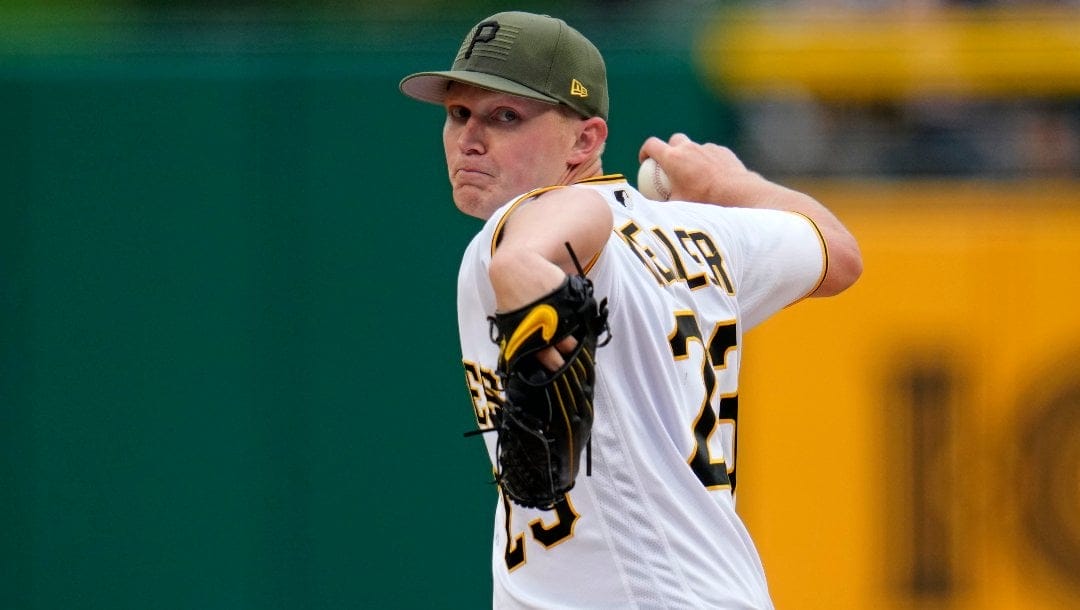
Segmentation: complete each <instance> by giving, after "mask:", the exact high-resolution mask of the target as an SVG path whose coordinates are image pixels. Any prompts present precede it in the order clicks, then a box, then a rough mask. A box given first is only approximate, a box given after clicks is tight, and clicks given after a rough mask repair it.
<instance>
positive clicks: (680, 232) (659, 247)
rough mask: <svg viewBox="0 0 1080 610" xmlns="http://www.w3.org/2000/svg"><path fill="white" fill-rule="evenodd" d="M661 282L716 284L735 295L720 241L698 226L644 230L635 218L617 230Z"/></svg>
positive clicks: (692, 286)
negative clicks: (695, 227)
mask: <svg viewBox="0 0 1080 610" xmlns="http://www.w3.org/2000/svg"><path fill="white" fill-rule="evenodd" d="M615 233H616V234H618V235H619V237H620V238H622V240H623V242H624V243H625V244H626V245H628V246H630V249H631V250H633V252H634V254H635V255H637V258H638V260H640V261H641V263H642V264H643V265H645V267H646V268H647V269H648V270H649V272H650V273H652V275H653V277H654V278H656V281H657V283H659V284H661V285H667V284H672V283H675V282H685V283H686V285H687V286H688V287H689V288H690V289H691V290H697V289H699V288H702V287H704V286H708V285H710V284H711V285H713V286H717V287H719V288H721V289H722V290H724V291H725V292H727V293H728V294H735V287H734V285H733V284H732V283H731V277H730V276H729V275H728V272H727V269H726V267H725V265H724V258H723V256H721V254H720V250H719V249H718V248H717V247H716V242H715V241H714V240H713V238H712V237H711V236H710V235H709V234H708V233H706V232H704V231H701V230H698V229H673V230H671V231H668V230H665V229H663V228H661V227H652V228H651V229H648V230H643V229H642V228H641V227H639V226H638V225H637V224H636V223H635V222H634V221H630V222H627V223H626V224H624V225H623V226H622V227H619V228H618V229H616V230H615Z"/></svg>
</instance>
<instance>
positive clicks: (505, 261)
mask: <svg viewBox="0 0 1080 610" xmlns="http://www.w3.org/2000/svg"><path fill="white" fill-rule="evenodd" d="M612 222H613V221H612V215H611V210H610V209H609V208H608V206H607V203H606V202H605V201H604V200H603V199H602V198H600V197H599V196H597V195H596V193H594V192H591V191H581V190H576V189H559V190H556V191H551V192H548V193H545V194H544V195H542V196H541V197H540V198H539V199H537V200H535V201H531V202H529V203H527V204H525V205H524V206H522V207H521V208H519V209H517V210H515V211H514V212H513V213H512V215H511V216H510V217H509V218H508V219H507V221H506V224H505V226H504V229H503V237H502V239H501V240H500V241H499V245H498V248H496V250H495V252H494V253H493V254H492V256H491V264H490V267H488V278H489V279H490V280H491V287H492V289H493V290H494V292H495V304H496V308H497V310H498V311H500V312H508V311H514V310H516V309H519V308H521V307H525V306H526V305H529V304H532V303H535V302H536V301H537V300H539V299H541V298H543V297H545V296H546V295H549V294H550V293H551V292H552V291H554V290H556V289H557V288H559V287H560V286H562V284H563V282H564V281H566V276H567V275H571V274H576V273H577V272H578V270H577V266H576V264H575V262H574V260H573V258H572V257H571V255H570V251H569V250H568V249H567V247H566V246H567V244H570V247H571V248H572V249H573V251H574V256H576V257H577V258H578V261H579V262H580V263H581V264H582V265H584V264H586V263H587V261H589V260H591V259H592V258H593V257H594V256H595V255H596V253H597V252H599V251H600V248H602V247H603V245H604V243H605V242H606V240H607V238H608V236H609V235H610V234H611V228H612ZM575 344H576V342H575V341H574V339H573V338H572V337H568V338H567V340H566V342H564V343H563V344H560V345H558V346H557V347H558V348H559V350H560V351H562V352H564V353H565V352H568V351H570V350H571V349H573V347H574V346H575ZM538 357H539V358H540V360H541V362H543V363H544V364H545V365H546V366H547V367H548V368H549V369H552V370H554V369H556V368H558V367H559V366H561V365H562V363H563V361H562V358H561V356H560V355H559V354H557V353H555V351H554V350H545V351H544V352H541V353H540V354H538Z"/></svg>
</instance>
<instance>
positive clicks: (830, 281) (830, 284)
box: [812, 232, 863, 297]
mask: <svg viewBox="0 0 1080 610" xmlns="http://www.w3.org/2000/svg"><path fill="white" fill-rule="evenodd" d="M828 256H829V261H828V269H827V270H826V272H825V277H824V278H823V279H822V281H821V285H820V286H818V289H817V290H815V291H814V294H813V295H812V296H815V297H831V296H834V295H837V294H840V293H841V292H843V291H845V290H847V289H848V288H850V287H851V286H852V284H854V283H855V282H856V281H857V280H858V279H859V277H860V276H861V275H862V272H863V260H862V252H861V251H860V250H859V244H858V242H857V241H855V238H854V237H853V236H852V235H851V234H850V233H846V232H845V234H844V235H843V236H841V237H840V238H837V239H833V240H831V241H830V243H829V247H828Z"/></svg>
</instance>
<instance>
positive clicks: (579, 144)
mask: <svg viewBox="0 0 1080 610" xmlns="http://www.w3.org/2000/svg"><path fill="white" fill-rule="evenodd" d="M577 133H578V136H577V140H576V141H575V142H574V149H573V151H572V152H571V158H570V164H571V165H578V164H580V163H584V162H585V161H587V160H589V159H592V158H594V157H598V156H599V155H600V153H601V152H602V151H603V149H604V142H607V136H608V127H607V121H605V120H604V119H602V118H600V117H592V118H590V119H585V120H584V121H582V122H581V124H580V125H579V126H578V132H577Z"/></svg>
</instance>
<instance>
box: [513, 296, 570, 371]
mask: <svg viewBox="0 0 1080 610" xmlns="http://www.w3.org/2000/svg"><path fill="white" fill-rule="evenodd" d="M558 328H559V314H558V312H556V311H555V308H554V307H552V306H551V305H547V304H544V305H537V306H536V307H534V308H533V310H532V311H530V312H529V313H527V314H525V318H524V319H522V320H521V324H519V325H518V327H517V328H516V329H514V334H512V335H510V339H509V340H508V341H507V342H506V347H505V348H503V358H504V359H505V360H506V361H510V359H511V358H513V357H514V353H515V352H517V351H518V349H520V348H521V346H522V344H523V343H525V341H526V340H528V339H529V337H531V336H533V334H534V333H535V332H536V331H540V337H541V338H542V339H543V340H544V341H545V342H547V341H551V338H552V337H554V336H555V331H556V330H557V329H558Z"/></svg>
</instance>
